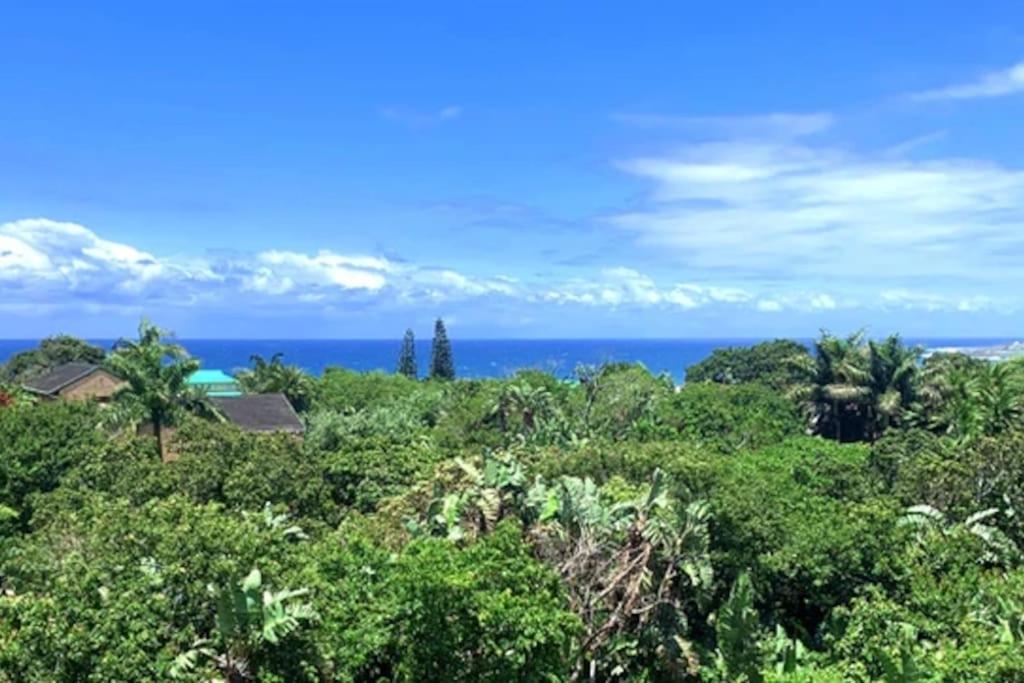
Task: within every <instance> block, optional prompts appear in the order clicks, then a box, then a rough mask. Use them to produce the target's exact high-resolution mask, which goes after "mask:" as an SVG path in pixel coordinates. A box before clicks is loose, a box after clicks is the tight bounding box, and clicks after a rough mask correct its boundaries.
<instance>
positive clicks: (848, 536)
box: [710, 437, 901, 633]
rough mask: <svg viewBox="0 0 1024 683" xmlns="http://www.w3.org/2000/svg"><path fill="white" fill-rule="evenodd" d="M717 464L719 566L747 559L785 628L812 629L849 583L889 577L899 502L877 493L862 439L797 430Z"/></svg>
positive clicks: (850, 590) (845, 595)
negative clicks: (833, 439) (854, 442)
mask: <svg viewBox="0 0 1024 683" xmlns="http://www.w3.org/2000/svg"><path fill="white" fill-rule="evenodd" d="M720 467H721V473H720V474H719V477H718V480H717V482H716V485H715V489H714V493H713V494H712V496H711V497H710V500H711V504H712V509H713V519H714V520H715V524H714V527H713V533H714V539H715V543H714V545H715V547H716V548H717V559H718V561H719V562H720V563H721V568H722V571H723V572H724V573H725V574H726V575H732V576H735V575H737V574H738V573H739V572H740V571H742V570H744V569H747V568H749V569H750V570H751V578H752V579H753V580H754V581H755V582H756V584H757V585H758V586H760V587H761V590H762V592H763V597H764V600H765V601H766V602H767V603H768V604H770V605H772V607H773V609H774V610H776V613H777V615H778V618H779V620H780V621H781V622H782V623H783V625H784V626H786V627H787V628H789V629H790V630H794V632H797V633H801V632H803V633H813V632H814V631H815V629H816V628H817V627H818V625H819V624H820V623H821V622H822V620H823V619H824V618H825V616H826V615H827V613H828V611H829V610H830V609H831V608H833V607H835V606H837V605H840V604H843V603H845V602H847V601H849V600H850V599H851V598H852V597H853V596H854V595H855V594H856V593H857V591H858V590H859V588H861V587H863V586H865V585H868V584H870V583H872V582H881V583H886V582H888V581H891V580H893V577H892V570H891V568H889V567H887V566H886V558H887V556H888V554H889V552H890V549H891V547H892V544H893V543H896V542H897V540H896V539H897V538H899V533H900V532H899V530H898V529H897V524H896V520H897V519H898V517H899V515H900V514H901V510H900V508H899V507H898V506H897V505H896V504H895V502H894V501H891V500H889V499H887V498H885V497H882V496H878V495H877V492H876V491H875V484H874V482H873V479H872V476H871V473H870V469H869V467H868V466H867V452H866V449H864V448H861V447H855V446H837V445H835V444H834V443H830V442H827V441H823V440H821V439H817V438H806V437H805V438H801V439H794V440H792V441H789V442H787V443H786V444H784V445H782V446H778V447H775V448H771V449H768V450H766V451H762V452H759V453H754V454H742V455H739V456H736V457H734V458H731V459H728V460H725V461H723V462H722V463H721V465H720ZM801 629H802V631H801Z"/></svg>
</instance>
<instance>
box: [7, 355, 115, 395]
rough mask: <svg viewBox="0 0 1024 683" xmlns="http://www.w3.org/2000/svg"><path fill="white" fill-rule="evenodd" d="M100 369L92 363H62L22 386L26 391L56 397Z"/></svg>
mask: <svg viewBox="0 0 1024 683" xmlns="http://www.w3.org/2000/svg"><path fill="white" fill-rule="evenodd" d="M99 369H100V366H98V365H93V364H92V363H64V364H63V365H58V366H57V367H55V368H52V369H51V370H49V371H47V372H44V373H43V374H41V375H39V376H38V377H33V378H31V379H29V380H26V381H25V382H24V383H23V385H22V386H24V387H25V388H26V389H27V390H29V391H32V392H35V393H37V394H43V395H45V396H56V395H57V394H58V393H60V390H61V389H63V388H65V387H67V386H69V385H71V384H74V383H75V382H77V381H78V380H80V379H82V378H83V377H87V376H89V375H91V374H92V373H94V372H96V371H97V370H99Z"/></svg>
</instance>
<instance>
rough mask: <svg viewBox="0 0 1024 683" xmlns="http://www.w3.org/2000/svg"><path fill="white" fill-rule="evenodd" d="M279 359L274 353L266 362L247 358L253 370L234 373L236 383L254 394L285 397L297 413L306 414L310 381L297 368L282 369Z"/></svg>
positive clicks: (258, 357)
mask: <svg viewBox="0 0 1024 683" xmlns="http://www.w3.org/2000/svg"><path fill="white" fill-rule="evenodd" d="M282 356H283V354H281V353H275V354H274V355H273V356H271V357H270V361H269V362H267V360H266V359H264V358H263V356H260V355H258V354H257V355H253V356H250V357H249V360H250V362H251V363H252V368H251V369H249V370H242V371H241V372H238V373H237V375H236V377H237V379H238V383H239V384H240V385H241V386H242V388H243V389H245V390H246V391H248V392H251V393H255V394H284V395H285V396H286V397H287V398H288V400H289V401H290V402H291V404H292V406H293V407H294V408H295V409H296V410H299V411H303V410H306V408H308V407H309V402H310V398H311V396H312V394H313V381H312V379H311V378H310V376H309V375H308V374H306V372H305V371H304V370H303V369H302V368H300V367H298V366H297V365H285V364H284V362H283V361H282V360H281V358H282Z"/></svg>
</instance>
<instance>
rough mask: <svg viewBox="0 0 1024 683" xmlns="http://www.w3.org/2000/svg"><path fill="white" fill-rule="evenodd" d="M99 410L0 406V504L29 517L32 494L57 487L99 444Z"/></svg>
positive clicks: (45, 405) (70, 406)
mask: <svg viewBox="0 0 1024 683" xmlns="http://www.w3.org/2000/svg"><path fill="white" fill-rule="evenodd" d="M99 421H100V419H99V412H98V410H97V409H96V407H95V406H91V405H88V404H67V403H56V402H47V403H40V404H39V405H36V406H31V405H30V406H21V407H13V408H8V409H5V410H0V505H3V506H5V507H7V508H10V509H14V510H17V511H19V513H20V515H21V519H22V521H24V522H28V520H29V519H30V518H31V514H32V507H33V502H32V500H31V498H33V496H34V495H35V494H38V493H43V492H46V491H52V490H53V489H55V488H57V486H58V485H59V483H60V481H61V477H63V476H64V475H65V474H66V473H67V472H68V470H70V469H71V468H72V467H74V466H75V465H76V464H78V463H79V462H81V461H82V460H84V459H86V458H88V457H90V456H91V455H92V454H94V453H95V452H97V451H98V450H100V449H101V448H102V444H103V441H104V437H103V434H102V432H100V431H99V430H98V429H97V425H98V424H99Z"/></svg>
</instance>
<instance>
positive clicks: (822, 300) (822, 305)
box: [810, 294, 836, 310]
mask: <svg viewBox="0 0 1024 683" xmlns="http://www.w3.org/2000/svg"><path fill="white" fill-rule="evenodd" d="M810 303H811V308H819V309H823V310H832V309H833V308H835V307H836V300H835V299H833V298H832V297H831V296H829V295H828V294H815V295H813V296H812V297H811V302H810Z"/></svg>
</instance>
